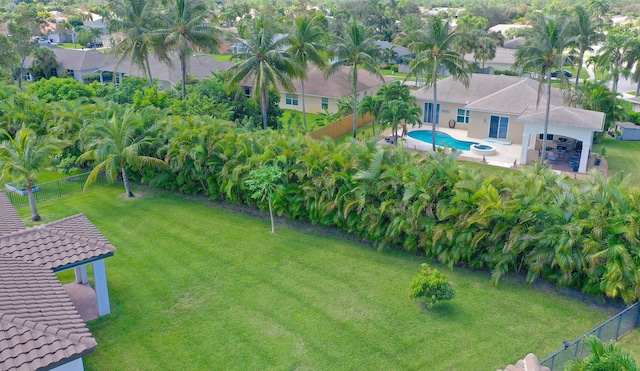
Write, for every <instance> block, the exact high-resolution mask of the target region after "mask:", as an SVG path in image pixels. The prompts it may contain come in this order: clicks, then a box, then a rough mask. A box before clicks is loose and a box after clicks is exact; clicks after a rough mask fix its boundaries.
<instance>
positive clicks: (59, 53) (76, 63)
mask: <svg viewBox="0 0 640 371" xmlns="http://www.w3.org/2000/svg"><path fill="white" fill-rule="evenodd" d="M51 51H53V54H55V55H56V60H57V61H58V69H59V70H60V71H61V72H62V70H72V71H96V70H98V68H100V67H102V66H104V65H106V64H109V63H113V62H114V61H115V59H114V58H113V56H111V55H109V54H106V53H102V52H99V51H96V50H75V49H63V48H58V47H52V48H51ZM32 64H33V57H27V58H26V59H25V61H24V66H25V67H26V68H29V67H31V65H32Z"/></svg>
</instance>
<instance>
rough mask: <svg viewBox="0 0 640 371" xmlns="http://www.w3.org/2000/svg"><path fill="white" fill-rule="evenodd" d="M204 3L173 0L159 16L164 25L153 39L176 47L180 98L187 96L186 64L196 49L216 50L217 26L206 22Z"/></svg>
mask: <svg viewBox="0 0 640 371" xmlns="http://www.w3.org/2000/svg"><path fill="white" fill-rule="evenodd" d="M208 16H211V14H210V13H208V12H207V6H206V5H205V4H204V3H203V2H201V1H200V0H175V1H174V2H171V3H170V6H169V10H168V11H167V13H166V15H165V16H164V17H163V19H162V24H163V26H164V27H165V28H162V29H160V30H157V31H156V32H155V33H156V35H157V36H156V40H157V39H158V37H159V39H160V40H162V41H163V43H164V46H165V47H166V48H168V49H169V50H176V51H177V52H178V58H179V59H180V71H181V72H182V99H183V100H184V99H186V97H187V63H188V58H189V57H190V56H191V55H192V54H193V52H194V49H195V48H206V49H217V48H218V46H220V40H218V33H219V31H218V29H217V28H215V27H214V26H213V25H212V24H210V23H209V22H208V19H207V17H208Z"/></svg>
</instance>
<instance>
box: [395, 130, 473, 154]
mask: <svg viewBox="0 0 640 371" xmlns="http://www.w3.org/2000/svg"><path fill="white" fill-rule="evenodd" d="M407 135H409V136H410V137H411V138H413V139H416V140H419V141H421V142H426V143H431V130H414V131H411V132H409V133H408V134H407ZM474 144H478V143H477V142H466V141H464V140H457V139H455V138H452V137H451V136H450V135H448V134H445V133H441V132H439V131H436V145H438V146H442V147H449V148H455V149H459V150H462V151H469V149H470V148H471V146H472V145H474Z"/></svg>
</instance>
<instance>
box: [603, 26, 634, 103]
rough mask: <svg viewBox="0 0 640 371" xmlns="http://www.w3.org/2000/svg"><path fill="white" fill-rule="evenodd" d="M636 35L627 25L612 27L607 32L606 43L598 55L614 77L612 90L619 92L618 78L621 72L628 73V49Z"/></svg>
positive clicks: (615, 92)
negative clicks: (626, 62) (626, 59)
mask: <svg viewBox="0 0 640 371" xmlns="http://www.w3.org/2000/svg"><path fill="white" fill-rule="evenodd" d="M633 42H634V37H633V33H631V30H630V29H629V28H626V27H612V28H610V29H609V31H608V32H607V36H606V41H605V43H604V45H603V46H602V47H601V48H600V49H599V50H598V55H599V56H600V58H602V60H601V63H602V64H603V65H604V66H606V69H607V71H608V72H609V74H610V75H611V77H612V78H613V82H612V84H611V91H613V93H614V94H617V93H618V80H619V79H620V74H624V75H625V76H626V75H628V73H629V70H628V69H626V68H625V67H626V66H625V65H624V64H623V63H624V58H625V55H626V54H627V49H629V47H631V46H632V45H633Z"/></svg>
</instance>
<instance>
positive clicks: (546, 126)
mask: <svg viewBox="0 0 640 371" xmlns="http://www.w3.org/2000/svg"><path fill="white" fill-rule="evenodd" d="M550 112H551V68H547V111H546V112H545V114H544V130H543V133H542V135H543V137H542V153H541V154H540V162H544V160H545V159H546V158H547V132H548V131H549V113H550Z"/></svg>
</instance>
